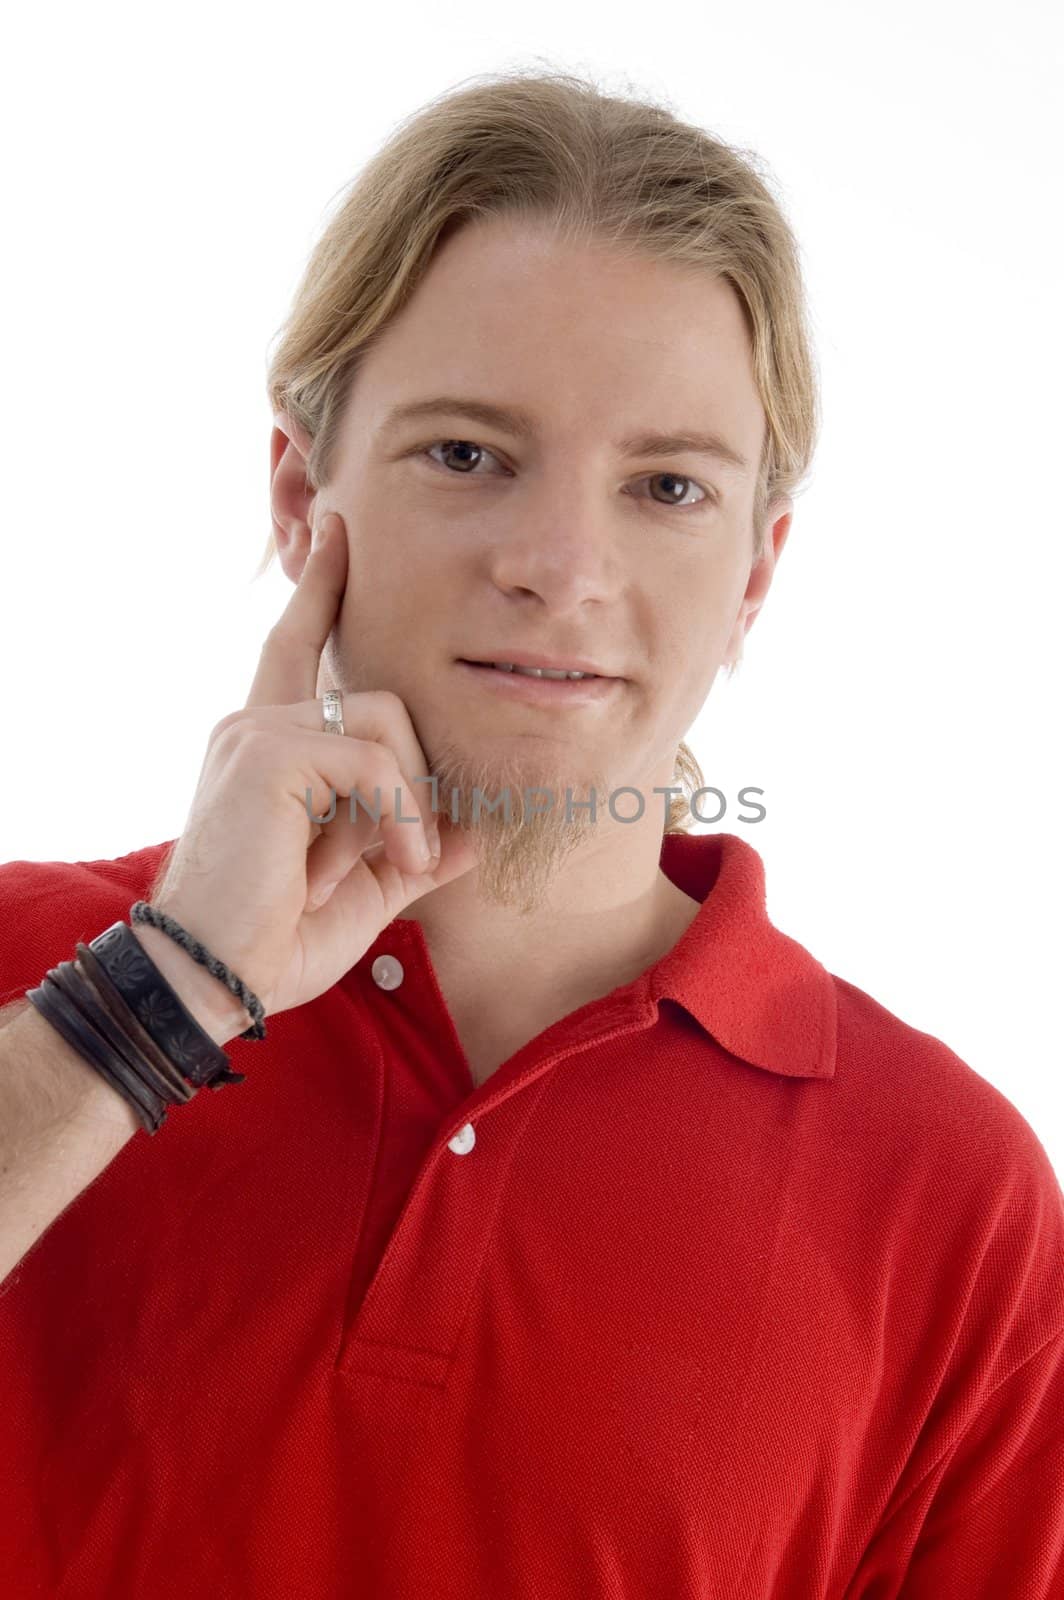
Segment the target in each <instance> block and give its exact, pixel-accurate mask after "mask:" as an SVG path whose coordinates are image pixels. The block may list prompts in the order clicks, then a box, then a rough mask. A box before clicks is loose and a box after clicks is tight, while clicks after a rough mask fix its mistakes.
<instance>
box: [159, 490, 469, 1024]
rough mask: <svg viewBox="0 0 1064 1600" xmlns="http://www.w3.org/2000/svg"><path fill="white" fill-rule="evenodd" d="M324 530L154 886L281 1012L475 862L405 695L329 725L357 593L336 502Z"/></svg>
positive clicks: (370, 698) (353, 704) (218, 741)
mask: <svg viewBox="0 0 1064 1600" xmlns="http://www.w3.org/2000/svg"><path fill="white" fill-rule="evenodd" d="M322 528H323V529H324V532H325V536H324V538H323V539H322V540H321V542H320V543H319V544H318V545H317V546H315V547H313V548H312V549H311V551H310V554H309V556H308V557H307V561H306V565H305V566H304V568H303V571H302V573H301V574H300V578H299V582H298V584H297V585H296V588H295V590H294V592H293V594H292V596H291V598H290V600H289V602H288V605H287V606H286V607H285V610H284V612H283V613H282V615H281V617H280V618H279V619H278V621H277V622H276V623H275V624H274V626H273V627H272V628H271V629H270V632H269V634H268V636H267V639H266V643H265V644H264V646H263V649H262V654H261V656H260V659H259V666H258V671H257V672H256V675H255V680H254V683H253V684H252V687H251V693H250V694H249V696H248V700H247V704H246V706H245V707H244V708H243V709H242V710H240V711H234V712H232V713H230V715H229V716H226V717H223V718H222V719H221V721H220V722H219V723H217V724H216V726H215V727H214V728H213V729H212V731H211V734H210V737H209V740H208V744H207V753H206V756H205V758H204V762H203V767H202V770H201V772H200V776H199V779H198V783H197V787H196V792H195V794H194V796H193V799H192V805H191V809H190V811H189V816H188V819H187V821H186V823H185V827H184V829H183V831H182V833H181V836H180V838H179V839H178V840H177V841H176V843H175V845H174V847H173V850H172V852H171V853H170V857H169V861H168V862H167V864H166V865H165V869H164V871H163V875H162V877H161V879H160V881H159V882H158V884H157V885H156V887H155V889H154V891H153V893H152V895H151V904H152V905H154V906H156V907H157V908H158V909H159V910H161V911H166V912H168V913H169V914H170V915H171V916H173V917H175V918H176V919H177V921H178V922H179V923H180V924H181V925H182V927H184V928H186V929H187V930H188V932H189V933H190V934H192V935H193V937H194V938H196V939H199V940H200V941H201V942H202V943H203V944H204V945H205V946H206V947H207V949H208V950H209V951H210V952H211V954H212V955H216V956H218V958H219V959H220V960H222V961H224V962H225V963H226V965H227V966H229V968H230V969H231V970H232V971H233V972H235V973H236V974H237V976H238V977H240V978H242V979H243V981H244V982H245V983H246V984H247V986H248V988H249V989H251V991H252V992H253V993H254V994H257V995H258V997H259V999H260V1000H261V1001H262V1004H263V1006H264V1008H265V1010H266V1013H267V1015H269V1014H270V1013H271V1012H275V1011H287V1010H289V1009H290V1007H292V1006H299V1005H303V1004H305V1003H306V1001H308V1000H313V999H314V998H315V997H316V996H317V995H319V994H322V993H323V992H324V991H325V990H326V989H328V988H330V987H331V986H332V985H333V984H334V983H335V982H336V981H337V980H338V979H339V978H340V977H342V976H343V974H344V973H345V972H347V971H348V970H349V969H350V968H351V967H352V966H354V964H355V962H356V961H357V960H358V959H359V957H360V956H362V955H364V953H365V952H366V950H367V949H368V948H369V946H370V945H371V944H372V943H373V941H374V940H375V939H376V938H377V936H378V934H379V933H380V931H381V929H382V928H384V927H386V926H387V924H388V923H389V922H391V921H392V919H393V918H394V917H396V916H398V915H399V913H400V912H401V911H403V910H404V909H405V907H407V906H408V905H410V904H411V902H412V901H414V900H417V899H419V898H420V897H421V896H422V895H425V894H429V893H431V891H432V890H433V889H438V888H440V887H441V886H442V885H443V884H445V883H448V882H450V881H451V879H453V878H456V877H459V876H460V875H461V874H462V873H463V872H467V871H469V869H470V868H471V867H472V866H473V864H474V861H475V853H474V850H473V846H472V844H471V842H470V840H469V839H468V838H467V837H466V836H465V835H464V834H462V833H461V832H460V831H458V830H457V829H455V828H453V827H451V825H450V823H449V822H448V820H447V818H446V817H440V818H439V819H435V818H434V817H433V813H432V785H431V784H430V783H425V782H422V783H419V784H417V785H416V787H412V786H411V781H412V780H413V779H414V778H415V777H418V778H424V777H426V776H427V775H428V771H429V769H428V765H427V763H426V760H425V754H424V752H423V750H422V749H421V745H420V744H419V742H418V739H417V736H416V734H415V732H414V726H413V723H412V722H411V720H410V714H409V712H408V711H407V709H406V706H405V705H404V703H403V701H402V700H401V699H400V698H399V696H398V695H397V694H394V693H393V692H392V691H390V690H386V689H379V690H370V691H367V692H364V693H360V694H345V695H344V696H343V719H344V728H345V734H344V736H342V737H337V735H336V734H333V733H326V732H324V731H323V724H322V707H321V701H320V699H318V698H316V695H317V685H318V673H319V665H320V661H321V654H322V651H323V649H324V647H325V643H326V641H327V639H328V637H329V634H330V632H331V631H332V628H333V625H334V623H335V621H336V618H337V616H338V614H339V610H340V606H341V603H342V600H343V594H344V588H345V584H346V580H347V539H346V537H345V533H344V527H343V520H342V518H341V517H339V516H338V515H337V514H336V513H335V512H333V513H330V514H329V515H328V516H327V517H326V518H325V519H324V522H323V524H322ZM355 789H357V790H358V792H359V795H360V796H361V797H362V798H363V799H364V800H365V802H366V804H367V805H368V806H370V807H373V808H375V807H376V802H377V791H378V790H379V798H380V813H381V815H380V821H379V823H378V822H375V821H374V820H373V817H372V816H371V815H369V814H368V812H367V810H366V807H365V806H363V805H362V804H359V805H358V807H357V821H355V822H352V821H351V820H350V813H349V807H348V797H349V795H350V794H351V792H352V791H354V790H355ZM308 790H309V791H310V798H309V802H308V798H307V791H308ZM396 791H398V795H397V793H396ZM333 792H335V798H336V814H335V816H334V817H333V818H332V819H331V820H330V821H329V822H327V823H324V824H319V823H315V822H313V821H312V820H311V817H310V815H309V811H313V812H314V814H315V815H316V816H322V815H324V814H325V813H326V812H328V811H329V809H330V805H331V801H332V798H333ZM400 817H401V818H402V819H403V820H398V819H399V818H400ZM407 819H417V820H407ZM434 823H437V824H438V828H439V845H440V847H441V849H440V850H439V852H438V854H437V856H436V858H435V859H434V860H432V859H430V858H429V856H428V854H427V853H426V855H425V856H424V857H422V856H421V854H420V853H419V852H420V851H421V850H422V849H425V851H426V852H428V851H429V850H431V843H430V836H433V835H434V828H433V824H434ZM330 890H331V892H329V891H330ZM190 959H191V958H190ZM208 976H209V975H208ZM211 982H212V983H217V980H216V979H211ZM219 987H220V986H219ZM246 1025H247V1024H246V1023H244V1024H237V1025H236V1026H234V1029H233V1032H234V1034H235V1033H238V1032H240V1031H242V1029H243V1027H244V1026H246Z"/></svg>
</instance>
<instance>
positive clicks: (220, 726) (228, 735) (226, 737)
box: [207, 710, 246, 745]
mask: <svg viewBox="0 0 1064 1600" xmlns="http://www.w3.org/2000/svg"><path fill="white" fill-rule="evenodd" d="M245 716H246V712H244V711H243V710H241V711H230V712H229V714H228V716H225V717H219V719H218V721H217V722H216V723H215V724H214V727H213V728H212V729H211V731H210V737H209V739H208V741H207V742H208V744H210V745H217V744H227V745H228V744H232V743H233V740H234V738H235V736H236V732H237V730H238V729H239V727H240V725H241V723H242V722H243V720H244V717H245Z"/></svg>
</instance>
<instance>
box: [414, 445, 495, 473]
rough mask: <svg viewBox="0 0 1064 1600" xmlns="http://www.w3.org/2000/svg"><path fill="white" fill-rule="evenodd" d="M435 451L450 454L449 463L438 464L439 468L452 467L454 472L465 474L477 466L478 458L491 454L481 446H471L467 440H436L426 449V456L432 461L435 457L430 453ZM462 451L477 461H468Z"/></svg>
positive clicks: (468, 458) (467, 457)
mask: <svg viewBox="0 0 1064 1600" xmlns="http://www.w3.org/2000/svg"><path fill="white" fill-rule="evenodd" d="M437 449H438V450H441V451H443V452H445V453H447V454H451V460H450V461H443V462H441V463H440V465H441V466H447V467H452V468H453V470H454V471H456V472H465V473H469V472H471V471H472V470H473V468H474V467H475V466H476V465H477V461H478V460H479V458H480V457H481V456H484V455H490V454H491V452H490V450H487V451H486V450H484V449H483V447H482V446H481V445H479V444H473V443H472V442H471V441H470V440H469V439H440V440H438V441H437V443H436V444H433V445H430V446H429V449H428V454H429V455H430V456H432V459H433V461H435V460H436V457H435V456H433V455H432V452H433V450H437ZM463 451H467V452H468V451H471V452H472V453H473V455H474V456H475V457H476V458H477V459H476V460H470V457H469V455H468V454H466V455H463V454H462V452H463ZM453 452H457V456H455V455H454V454H452V453H453Z"/></svg>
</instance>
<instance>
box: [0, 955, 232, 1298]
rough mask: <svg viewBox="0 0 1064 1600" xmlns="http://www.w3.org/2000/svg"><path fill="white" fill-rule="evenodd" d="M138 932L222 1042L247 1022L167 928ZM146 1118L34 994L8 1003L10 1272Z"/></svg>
mask: <svg viewBox="0 0 1064 1600" xmlns="http://www.w3.org/2000/svg"><path fill="white" fill-rule="evenodd" d="M137 938H138V939H139V940H140V941H141V943H142V944H143V945H144V948H145V949H146V950H147V952H148V954H149V955H150V956H151V959H152V960H153V961H154V962H155V965H156V966H157V967H158V968H159V970H160V971H161V972H162V974H163V976H164V977H165V978H166V979H167V981H168V982H169V983H170V984H171V985H172V986H173V988H174V990H175V991H176V993H177V994H178V995H179V996H180V998H181V999H182V1001H183V1002H184V1003H185V1005H186V1006H187V1007H188V1009H189V1011H190V1012H191V1013H192V1015H193V1016H194V1017H195V1018H196V1021H197V1022H198V1023H199V1024H200V1026H201V1027H203V1028H204V1029H206V1031H207V1032H208V1033H209V1034H210V1035H211V1037H212V1038H213V1039H214V1041H215V1043H216V1044H219V1045H225V1044H226V1043H227V1042H228V1040H230V1039H233V1038H235V1037H236V1035H237V1034H239V1033H240V1032H241V1031H242V1030H243V1029H244V1028H245V1027H246V1026H247V1022H248V1019H247V1016H246V1014H245V1012H244V1009H243V1007H242V1006H240V1005H239V1003H238V1002H237V1001H236V1000H235V999H234V997H233V996H232V995H230V994H228V993H227V992H226V990H225V988H224V987H223V985H221V984H220V983H219V982H218V980H217V979H216V978H212V977H211V975H210V973H209V972H206V971H205V970H204V969H203V968H202V967H201V966H199V965H198V964H197V963H196V962H195V961H193V960H192V958H191V956H189V955H188V954H187V952H186V951H184V950H182V949H181V947H180V946H179V945H177V944H175V943H174V942H173V940H172V939H169V938H167V936H166V934H164V933H161V932H160V931H159V930H158V929H157V928H150V927H145V928H138V930H137ZM139 1128H140V1123H139V1121H138V1120H137V1116H136V1114H135V1112H134V1111H133V1108H132V1107H131V1106H130V1105H129V1104H128V1103H127V1101H126V1100H125V1099H124V1098H123V1097H122V1096H121V1095H120V1094H118V1093H117V1091H116V1090H114V1089H113V1088H112V1087H111V1085H110V1084H109V1083H107V1082H106V1081H105V1080H104V1079H103V1078H101V1077H100V1075H99V1073H97V1071H96V1070H95V1068H94V1067H92V1066H90V1065H89V1063H88V1062H87V1061H85V1060H84V1059H83V1058H82V1056H80V1055H79V1054H78V1052H77V1051H76V1050H75V1049H74V1048H73V1047H72V1046H71V1045H69V1044H68V1043H67V1041H66V1040H65V1039H64V1038H63V1036H62V1035H61V1034H60V1033H59V1032H57V1030H56V1029H55V1028H53V1027H52V1026H51V1024H50V1023H49V1022H47V1021H46V1019H45V1018H44V1017H42V1016H41V1014H40V1013H39V1012H38V1011H37V1010H36V1008H35V1007H34V1006H33V1005H31V1004H30V1002H29V1001H28V1000H26V999H25V998H22V999H19V1000H16V1001H14V1002H13V1003H12V1004H11V1005H9V1006H5V1007H4V1008H3V1010H0V1282H2V1281H3V1280H4V1279H5V1278H6V1277H7V1276H8V1274H9V1273H10V1272H11V1271H12V1270H13V1268H14V1267H15V1266H16V1265H17V1263H18V1262H19V1261H21V1260H22V1258H23V1257H24V1256H25V1254H26V1253H27V1251H28V1250H29V1249H30V1248H31V1246H32V1245H33V1244H34V1243H35V1242H36V1241H37V1240H38V1239H39V1238H40V1237H41V1235H42V1234H43V1233H44V1232H45V1231H46V1230H47V1229H48V1228H49V1227H50V1226H51V1224H52V1223H53V1222H54V1221H55V1220H56V1218H57V1217H58V1216H59V1215H60V1214H61V1213H62V1212H63V1211H65V1210H66V1208H67V1206H68V1205H69V1204H70V1202H71V1201H72V1200H74V1199H76V1197H77V1196H78V1195H79V1194H80V1193H81V1192H82V1190H83V1189H86V1188H87V1187H88V1185H89V1184H90V1183H92V1181H93V1179H94V1178H96V1177H98V1176H99V1174H100V1173H101V1172H102V1171H103V1170H104V1168H105V1167H106V1166H109V1165H110V1163H111V1162H112V1161H113V1160H114V1158H115V1156H116V1155H117V1154H118V1152H119V1150H121V1149H122V1147H123V1145H125V1144H126V1143H127V1142H128V1141H129V1139H130V1138H131V1136H132V1135H133V1134H134V1133H136V1132H137V1131H138V1129H139Z"/></svg>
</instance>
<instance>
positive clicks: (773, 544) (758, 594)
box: [721, 495, 794, 673]
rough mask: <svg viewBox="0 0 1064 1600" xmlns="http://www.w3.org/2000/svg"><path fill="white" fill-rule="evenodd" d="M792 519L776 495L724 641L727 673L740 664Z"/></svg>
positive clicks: (787, 502)
mask: <svg viewBox="0 0 1064 1600" xmlns="http://www.w3.org/2000/svg"><path fill="white" fill-rule="evenodd" d="M793 515H794V502H793V501H792V500H791V498H790V496H789V495H779V496H777V498H776V499H775V500H773V501H772V502H771V503H770V504H769V507H768V510H767V511H766V512H765V520H764V523H763V524H762V527H761V530H760V531H761V535H762V538H761V554H760V555H759V556H758V558H757V560H756V561H754V562H753V564H752V565H751V568H750V577H749V580H748V582H747V585H746V591H745V593H744V594H743V598H742V602H741V604H740V606H739V611H738V614H737V616H736V618H735V624H734V626H733V628H732V631H731V635H730V636H729V639H728V648H727V650H726V651H725V652H724V659H723V661H722V662H721V665H722V666H724V667H726V668H727V669H728V672H729V673H732V672H734V671H735V669H736V667H737V666H738V665H739V662H740V661H741V660H742V655H743V644H744V642H745V640H746V635H747V634H748V633H749V631H750V629H751V628H752V627H753V625H754V619H755V618H756V616H757V614H758V612H759V611H760V610H761V607H762V606H763V605H764V603H765V597H766V595H767V594H768V591H769V588H770V586H771V583H772V579H773V576H774V574H775V571H776V562H777V561H778V560H779V558H780V556H781V554H782V552H783V547H784V545H785V544H786V543H787V535H788V534H789V533H790V531H791V519H792V517H793Z"/></svg>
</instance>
